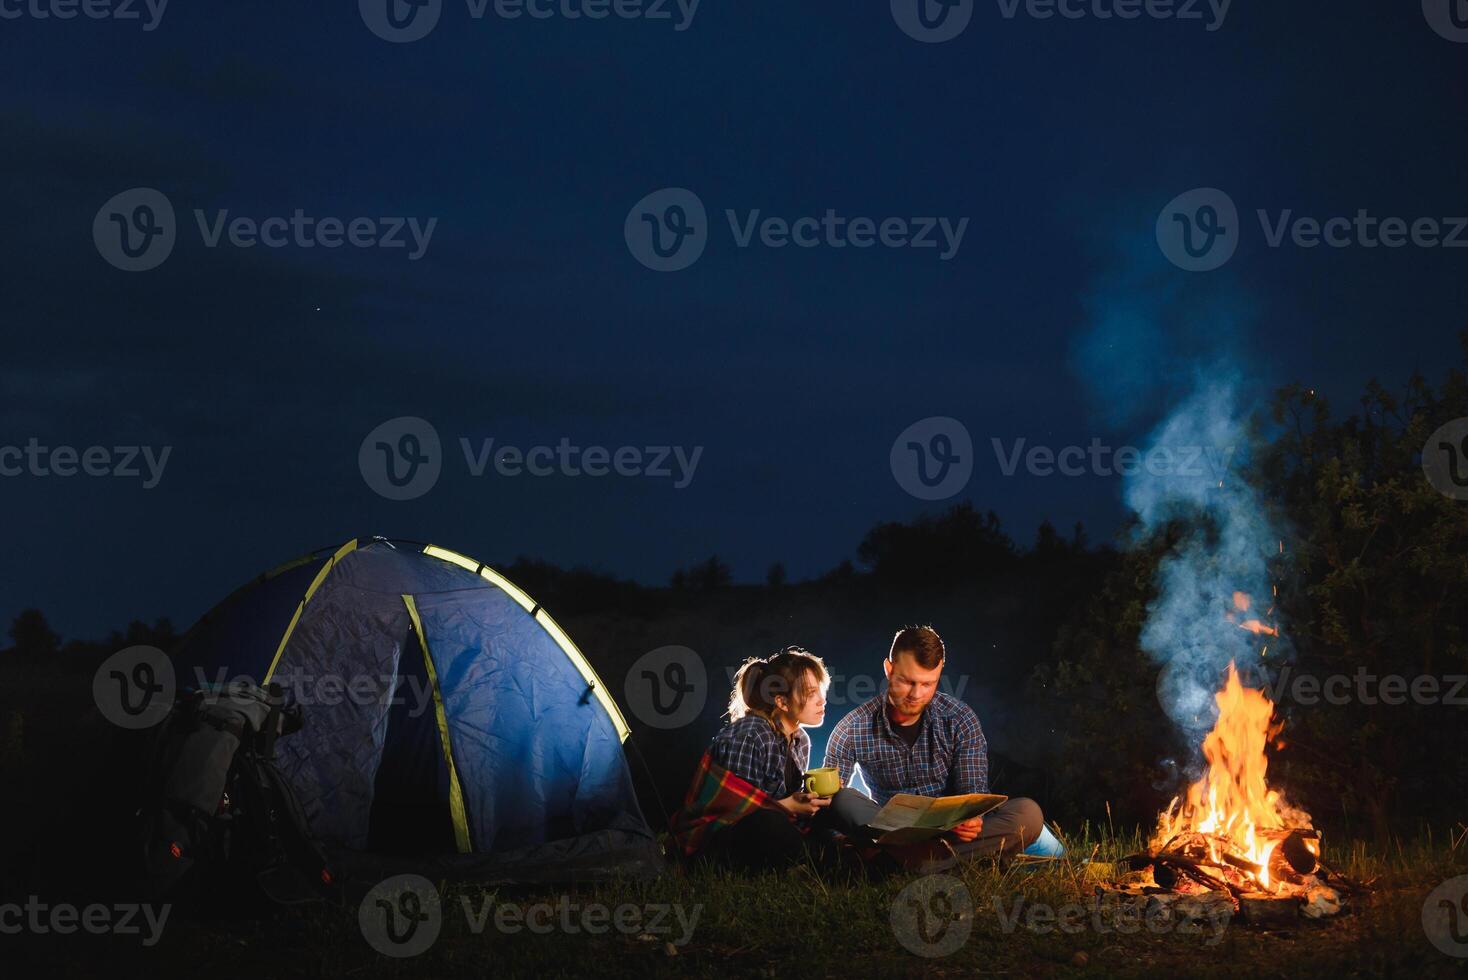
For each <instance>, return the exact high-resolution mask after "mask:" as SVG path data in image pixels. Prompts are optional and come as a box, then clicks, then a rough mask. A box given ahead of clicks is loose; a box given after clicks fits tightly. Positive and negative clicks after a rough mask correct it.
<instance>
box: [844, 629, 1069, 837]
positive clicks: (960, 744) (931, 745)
mask: <svg viewBox="0 0 1468 980" xmlns="http://www.w3.org/2000/svg"><path fill="white" fill-rule="evenodd" d="M945 657H946V653H945V651H944V648H943V641H942V639H940V638H939V636H938V634H937V632H936V631H934V630H933V629H932V628H931V627H928V626H909V627H906V628H904V629H901V630H898V631H897V635H896V636H895V637H893V638H892V648H891V650H890V651H889V652H888V654H887V659H886V660H885V661H883V663H882V670H883V671H884V672H885V673H886V675H887V683H886V686H885V689H884V690H883V691H882V692H881V693H879V694H878V695H877V696H876V697H875V698H873V699H872V700H870V701H868V702H866V703H865V704H863V705H861V706H859V707H858V708H857V709H856V710H854V711H852V712H851V713H850V714H848V715H847V716H846V717H845V718H842V719H841V721H840V722H838V723H837V724H836V727H835V729H834V730H832V732H831V738H830V741H829V742H828V743H827V744H826V757H825V762H824V763H823V764H824V765H827V766H834V767H836V768H837V769H838V770H839V771H840V773H841V785H842V786H850V785H851V779H852V776H853V774H854V773H855V772H856V770H857V769H858V768H860V771H861V774H862V777H863V778H864V780H865V782H866V784H867V788H868V789H869V790H870V794H871V796H872V798H873V799H874V800H875V801H876V802H877V803H878V804H885V803H886V802H887V801H888V800H890V799H891V798H892V797H893V796H895V795H896V794H898V793H915V794H917V795H919V796H954V795H957V794H961V793H987V792H989V747H988V742H987V741H986V740H985V739H984V730H983V728H982V727H980V725H979V719H978V716H977V715H975V714H974V710H973V709H972V708H970V707H969V706H968V705H967V704H965V703H963V702H962V701H960V700H959V699H958V698H955V697H952V696H951V695H948V694H944V693H942V692H941V691H939V690H938V681H939V679H940V678H941V677H942V676H943V662H944V660H945ZM945 837H947V838H948V843H949V844H950V846H951V847H952V849H953V852H954V853H955V854H956V855H958V856H960V857H968V856H994V855H1003V854H1008V855H1013V854H1018V853H1019V852H1020V851H1024V850H1026V849H1029V850H1030V853H1039V854H1046V855H1058V854H1060V853H1062V852H1063V848H1061V846H1060V842H1059V841H1057V840H1055V838H1054V836H1053V835H1051V834H1050V832H1049V831H1048V830H1046V829H1045V822H1044V815H1043V814H1042V813H1041V812H1040V807H1039V806H1038V805H1036V803H1035V801H1034V800H1029V799H1025V798H1024V797H1016V798H1014V799H1010V800H1008V801H1006V802H1005V803H1003V804H1001V805H1000V806H998V807H996V808H995V809H993V810H990V811H989V812H988V814H986V815H985V816H982V817H975V818H974V819H972V820H969V821H967V822H965V823H961V824H959V825H958V826H957V827H955V828H953V830H952V831H951V832H950V833H949V834H947V835H945ZM1037 842H1038V843H1037Z"/></svg>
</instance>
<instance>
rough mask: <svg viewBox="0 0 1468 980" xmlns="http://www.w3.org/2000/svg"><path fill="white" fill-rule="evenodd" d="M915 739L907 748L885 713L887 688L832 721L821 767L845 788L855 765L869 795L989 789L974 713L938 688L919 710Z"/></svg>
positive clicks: (985, 747) (882, 798) (984, 745)
mask: <svg viewBox="0 0 1468 980" xmlns="http://www.w3.org/2000/svg"><path fill="white" fill-rule="evenodd" d="M914 724H916V725H917V726H918V733H917V741H916V742H915V743H914V744H913V746H912V748H911V749H909V748H908V747H907V743H906V742H904V741H903V740H902V739H901V738H899V737H898V736H897V734H896V733H895V732H894V731H893V730H892V720H891V719H890V718H888V717H887V689H886V687H885V686H883V688H882V691H881V693H879V694H878V695H877V696H876V697H875V698H873V699H872V700H870V701H868V702H866V703H865V704H863V705H861V706H860V707H858V708H857V709H856V710H855V711H852V712H851V713H850V714H848V715H847V716H846V717H845V718H842V719H841V720H840V721H838V722H837V723H836V727H835V729H833V730H832V732H831V740H830V741H829V742H827V743H826V760H825V765H828V766H835V767H836V768H837V769H839V770H841V785H842V786H850V785H851V776H852V771H853V770H854V769H855V768H857V767H860V768H861V774H862V778H863V779H864V780H865V781H866V784H867V788H868V789H869V790H870V791H871V795H872V799H874V800H876V801H877V802H878V803H886V802H887V801H888V800H890V799H891V798H892V797H893V796H895V795H896V794H898V793H916V794H918V795H919V796H952V795H956V794H959V793H987V792H989V743H988V742H987V741H986V740H985V738H984V729H983V728H982V727H980V725H979V716H978V715H976V714H974V709H972V708H970V707H969V706H968V705H966V704H964V703H963V702H962V701H960V700H958V698H955V697H953V696H952V695H949V694H944V693H943V692H941V691H939V692H938V693H936V694H934V695H933V700H932V701H930V702H928V706H927V707H926V708H925V709H923V714H922V717H921V718H919V719H918V720H917V721H916V722H915V723H914Z"/></svg>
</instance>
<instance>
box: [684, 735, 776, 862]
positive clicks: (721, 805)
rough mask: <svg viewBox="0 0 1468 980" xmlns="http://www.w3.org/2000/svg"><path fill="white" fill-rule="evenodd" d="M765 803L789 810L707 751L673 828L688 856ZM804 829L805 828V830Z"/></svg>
mask: <svg viewBox="0 0 1468 980" xmlns="http://www.w3.org/2000/svg"><path fill="white" fill-rule="evenodd" d="M761 807H764V808H767V809H772V810H778V811H779V812H781V813H785V812H786V811H785V810H783V809H781V808H780V807H779V806H778V805H777V804H776V803H775V798H774V797H772V796H771V795H770V794H768V793H766V792H765V791H764V790H762V789H760V788H759V787H758V786H755V785H754V784H752V783H750V782H749V781H748V780H746V779H742V778H740V777H739V776H736V775H735V774H734V773H732V772H730V771H729V770H728V769H725V768H724V767H723V766H721V765H719V764H718V763H716V762H714V760H713V758H712V757H711V756H710V754H709V753H708V752H707V751H705V752H704V754H703V758H702V759H700V760H699V762H698V769H697V770H696V771H695V772H694V774H693V783H692V784H691V785H690V786H689V787H688V796H687V798H685V799H684V800H683V806H682V807H680V808H679V809H678V812H676V813H674V814H673V817H672V820H671V821H670V823H669V829H671V830H672V832H673V840H675V841H676V842H677V843H678V846H679V848H681V849H682V851H683V855H684V857H691V856H692V855H694V854H696V853H698V852H699V851H700V850H702V849H703V848H704V847H705V846H706V845H707V844H708V841H709V837H710V836H711V835H712V834H713V833H714V832H716V831H718V830H720V829H722V828H724V827H732V826H734V824H736V823H738V822H739V821H740V820H743V819H744V818H745V817H747V816H749V815H750V814H751V813H753V812H754V811H756V810H758V809H760V808H761ZM787 816H788V814H787ZM790 819H791V820H794V819H795V818H794V817H791V818H790ZM797 826H799V825H798V824H797ZM804 829H805V828H803V827H802V828H801V830H802V832H803V831H804Z"/></svg>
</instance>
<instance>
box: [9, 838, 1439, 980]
mask: <svg viewBox="0 0 1468 980" xmlns="http://www.w3.org/2000/svg"><path fill="white" fill-rule="evenodd" d="M1068 842H1069V844H1070V845H1071V854H1072V855H1073V857H1072V858H1071V859H1067V860H1065V861H1063V862H1060V863H1059V864H1058V865H1056V866H1052V867H1048V868H1045V869H1041V870H1034V869H1029V870H1025V869H1017V868H1010V869H1007V870H1000V869H997V868H995V867H993V866H992V865H974V866H970V867H966V868H964V869H962V870H961V871H958V872H955V873H953V874H952V875H950V876H949V877H947V878H940V877H929V878H924V877H921V876H915V875H905V876H899V877H895V878H890V879H888V880H885V881H880V882H865V881H861V882H857V881H832V880H822V879H821V878H819V877H817V876H816V875H815V874H814V873H813V872H812V871H811V870H810V869H808V868H794V869H790V870H789V871H786V872H782V873H777V874H768V875H763V876H753V877H742V876H735V875H731V874H728V873H721V872H715V871H710V870H707V869H701V870H697V871H692V872H683V871H675V872H673V873H670V874H669V875H667V876H665V877H664V878H662V879H660V880H656V881H651V882H617V883H609V884H603V885H599V886H595V887H581V888H576V889H571V890H561V891H548V890H546V889H536V890H523V889H521V890H513V891H511V890H504V889H500V890H494V891H486V890H484V889H482V888H464V887H448V888H445V889H444V890H443V893H442V898H441V910H442V911H441V921H442V928H441V932H440V933H439V935H438V936H437V938H436V940H435V941H434V942H433V943H432V945H431V946H429V947H428V948H427V949H426V950H425V951H423V952H422V953H420V954H418V955H414V956H410V957H401V958H399V957H389V956H386V955H383V954H381V953H379V952H377V951H376V950H374V948H373V947H372V946H371V945H370V944H369V941H368V939H367V938H366V937H365V933H364V929H363V926H362V924H361V920H360V919H359V915H358V912H359V905H358V904H357V903H351V902H349V903H344V904H343V905H341V906H339V907H322V906H315V907H310V908H307V909H305V910H295V911H280V912H274V913H271V914H270V915H268V916H266V917H264V918H254V919H232V920H216V921H210V922H205V921H201V920H199V919H197V918H189V917H187V916H185V915H184V914H182V912H179V913H177V914H175V915H174V917H173V918H172V920H171V921H170V922H169V923H168V926H167V928H166V929H165V930H164V935H163V939H162V941H161V942H160V943H158V945H157V946H156V947H154V948H151V949H145V948H143V947H142V944H141V942H140V940H139V939H138V938H136V937H133V938H125V937H120V936H108V937H91V936H80V935H74V936H68V937H65V938H61V937H44V938H38V937H23V938H13V937H10V936H0V951H6V950H7V947H8V950H9V952H10V953H12V954H19V956H18V957H17V958H18V959H26V958H32V959H33V960H34V961H35V965H37V966H44V967H45V968H46V970H47V972H48V973H52V974H54V975H56V976H73V975H75V976H91V975H99V974H101V973H103V972H106V973H108V974H109V975H116V974H117V973H118V972H125V973H128V974H132V975H148V976H173V975H184V974H187V975H189V976H193V977H229V976H274V977H279V976H292V977H295V976H299V977H406V976H430V977H457V976H466V977H467V976H475V977H479V976H497V977H514V976H535V977H550V976H584V975H587V974H594V975H597V976H609V977H610V976H635V977H640V978H653V977H663V976H669V977H671V976H679V977H688V976H708V977H730V976H753V977H776V976H796V975H798V976H802V977H868V976H905V977H906V976H924V977H956V976H972V975H976V974H977V975H1006V976H1025V977H1028V976H1042V977H1048V976H1055V977H1082V976H1106V977H1117V976H1121V977H1128V976H1138V977H1142V976H1167V977H1182V976H1187V977H1193V976H1215V975H1217V976H1224V975H1226V976H1230V977H1237V976H1239V975H1241V974H1242V975H1247V976H1249V977H1251V978H1254V977H1275V976H1278V977H1302V976H1331V977H1341V976H1411V977H1436V976H1447V977H1468V958H1455V957H1453V956H1449V955H1447V954H1445V953H1443V952H1441V951H1439V950H1437V949H1435V948H1434V947H1433V946H1432V945H1431V944H1430V943H1429V942H1428V939H1427V937H1426V935H1425V933H1424V931H1423V925H1422V909H1423V903H1424V899H1425V898H1426V896H1427V894H1428V892H1430V891H1431V890H1432V889H1433V888H1434V887H1436V886H1437V885H1438V884H1440V883H1442V882H1443V881H1446V880H1448V879H1451V878H1454V877H1456V876H1458V875H1465V874H1468V845H1462V844H1461V843H1460V844H1459V846H1456V847H1455V846H1453V842H1452V841H1443V840H1442V839H1441V838H1438V839H1437V841H1436V842H1433V841H1429V840H1428V839H1426V838H1424V839H1422V840H1419V841H1417V842H1416V843H1412V844H1407V843H1404V842H1398V843H1396V844H1394V845H1393V846H1392V847H1391V848H1390V849H1381V850H1373V849H1371V848H1368V847H1365V846H1362V845H1352V846H1350V847H1347V848H1343V849H1342V848H1337V851H1336V852H1335V853H1336V854H1337V862H1338V865H1339V869H1340V870H1341V871H1343V872H1345V873H1347V874H1350V875H1351V876H1353V877H1355V878H1358V879H1360V880H1368V881H1370V882H1371V883H1372V892H1371V894H1370V895H1369V896H1368V897H1366V898H1362V899H1357V900H1355V901H1354V902H1352V903H1351V904H1350V905H1349V907H1348V908H1347V910H1346V912H1345V913H1343V914H1342V915H1340V916H1338V917H1336V918H1334V919H1331V920H1328V921H1325V922H1321V923H1311V922H1305V921H1301V922H1300V923H1299V924H1298V926H1295V927H1291V928H1289V929H1286V930H1274V931H1266V930H1261V929H1258V928H1254V927H1250V926H1248V925H1245V924H1242V923H1237V922H1219V923H1216V924H1205V926H1204V927H1202V928H1200V929H1197V930H1192V931H1188V930H1178V929H1175V928H1169V927H1167V926H1165V925H1161V924H1153V925H1147V924H1138V925H1136V926H1134V927H1133V928H1132V931H1130V932H1126V933H1124V932H1119V931H1116V929H1115V928H1114V924H1108V923H1107V922H1105V921H1104V920H1097V919H1095V918H1093V917H1091V916H1090V915H1089V914H1087V913H1085V912H1083V911H1082V910H1083V909H1084V908H1085V907H1086V903H1088V902H1089V900H1090V898H1091V896H1092V895H1094V893H1095V889H1096V880H1095V874H1094V872H1093V871H1091V870H1088V865H1087V864H1086V863H1085V862H1084V861H1082V860H1080V859H1081V858H1084V857H1088V856H1090V855H1092V854H1094V855H1095V856H1096V858H1097V859H1098V860H1104V859H1106V858H1114V857H1117V856H1119V855H1120V854H1122V853H1125V852H1126V851H1128V849H1130V848H1133V847H1135V846H1136V845H1137V843H1138V838H1137V837H1136V836H1135V835H1132V836H1130V837H1124V836H1123V837H1117V836H1112V835H1107V834H1104V833H1103V834H1102V835H1099V836H1095V837H1093V836H1092V835H1091V834H1090V833H1086V832H1082V833H1079V834H1071V835H1068ZM960 886H961V887H960ZM1067 908H1069V909H1070V910H1071V911H1070V912H1069V913H1067V912H1066V909H1067ZM1032 910H1034V911H1032ZM1055 914H1060V915H1062V916H1065V915H1068V918H1067V919H1066V926H1065V928H1064V929H1062V928H1060V927H1059V926H1058V925H1056V924H1055V923H1054V919H1053V918H1052V916H1053V915H1055ZM588 916H589V917H588ZM567 923H569V926H568V925H567ZM476 926H477V927H478V931H476ZM532 926H533V927H534V928H531V927H532ZM1215 926H1216V928H1215ZM594 929H599V930H601V931H600V933H599V934H592V932H591V931H590V930H594ZM5 958H6V959H9V957H8V956H7V957H5ZM12 962H14V961H12Z"/></svg>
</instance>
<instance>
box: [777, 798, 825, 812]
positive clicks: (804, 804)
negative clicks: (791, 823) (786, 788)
mask: <svg viewBox="0 0 1468 980" xmlns="http://www.w3.org/2000/svg"><path fill="white" fill-rule="evenodd" d="M775 802H776V803H777V804H779V805H780V807H781V808H783V809H784V810H786V811H787V812H789V813H793V814H795V815H796V816H797V817H810V816H814V815H815V814H817V813H820V812H821V809H822V808H823V807H828V806H830V805H831V797H829V796H815V795H813V794H811V793H791V794H790V795H789V796H787V797H785V798H784V799H783V800H776V801H775Z"/></svg>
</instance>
